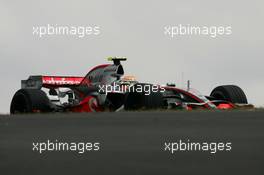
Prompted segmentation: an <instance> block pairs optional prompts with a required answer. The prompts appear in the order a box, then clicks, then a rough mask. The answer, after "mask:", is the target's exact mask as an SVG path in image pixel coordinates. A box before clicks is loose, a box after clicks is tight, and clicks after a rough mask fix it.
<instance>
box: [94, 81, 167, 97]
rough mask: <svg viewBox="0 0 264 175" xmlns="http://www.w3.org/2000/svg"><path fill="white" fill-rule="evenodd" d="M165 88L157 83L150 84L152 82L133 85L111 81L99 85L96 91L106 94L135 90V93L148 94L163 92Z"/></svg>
mask: <svg viewBox="0 0 264 175" xmlns="http://www.w3.org/2000/svg"><path fill="white" fill-rule="evenodd" d="M164 91H165V89H164V87H162V86H159V85H152V84H136V85H133V86H130V85H122V84H121V85H120V84H117V83H115V82H114V83H113V84H112V85H104V84H103V85H99V89H98V92H99V93H102V94H108V93H111V92H112V93H128V92H129V93H130V92H136V93H142V94H144V95H150V94H152V93H159V92H164Z"/></svg>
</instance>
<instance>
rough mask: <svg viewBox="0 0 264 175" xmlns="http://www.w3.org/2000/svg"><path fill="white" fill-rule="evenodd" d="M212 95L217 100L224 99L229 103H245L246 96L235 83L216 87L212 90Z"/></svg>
mask: <svg viewBox="0 0 264 175" xmlns="http://www.w3.org/2000/svg"><path fill="white" fill-rule="evenodd" d="M210 96H212V97H214V98H216V99H218V100H226V101H229V102H231V103H239V104H247V103H248V102H247V97H246V95H245V93H244V92H243V90H242V89H241V88H240V87H238V86H235V85H224V86H218V87H216V88H215V89H214V90H213V91H212V92H211V95H210Z"/></svg>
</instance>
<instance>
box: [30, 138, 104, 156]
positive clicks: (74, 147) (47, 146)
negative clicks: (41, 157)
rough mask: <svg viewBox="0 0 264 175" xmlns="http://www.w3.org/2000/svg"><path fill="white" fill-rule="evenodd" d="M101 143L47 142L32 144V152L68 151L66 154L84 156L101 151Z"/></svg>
mask: <svg viewBox="0 0 264 175" xmlns="http://www.w3.org/2000/svg"><path fill="white" fill-rule="evenodd" d="M99 150H100V143H99V142H62V141H58V140H55V141H51V140H47V141H45V142H32V151H33V152H38V153H39V154H41V153H43V152H54V151H63V152H64V151H66V152H68V151H69V152H77V153H79V154H83V153H85V152H87V151H88V152H90V151H99Z"/></svg>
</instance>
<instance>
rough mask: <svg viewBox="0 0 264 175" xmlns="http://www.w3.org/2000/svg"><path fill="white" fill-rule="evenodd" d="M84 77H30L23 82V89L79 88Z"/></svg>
mask: <svg viewBox="0 0 264 175" xmlns="http://www.w3.org/2000/svg"><path fill="white" fill-rule="evenodd" d="M83 78H84V77H71V76H42V75H34V76H30V77H29V78H28V79H27V80H22V81H21V88H22V89H41V88H42V87H47V88H56V87H70V86H77V85H79V84H80V83H81V81H82V80H83Z"/></svg>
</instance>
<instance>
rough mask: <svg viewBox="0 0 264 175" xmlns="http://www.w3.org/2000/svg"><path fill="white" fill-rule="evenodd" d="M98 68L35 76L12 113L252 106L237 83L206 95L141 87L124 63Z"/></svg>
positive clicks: (25, 83)
mask: <svg viewBox="0 0 264 175" xmlns="http://www.w3.org/2000/svg"><path fill="white" fill-rule="evenodd" d="M108 60H109V61H112V62H113V64H102V65H99V66H96V67H94V68H92V69H91V70H90V71H89V72H88V74H87V75H86V76H85V77H74V76H35V75H34V76H30V77H29V78H28V79H27V80H22V81H21V85H22V87H21V89H20V90H18V91H17V92H16V93H15V95H14V96H13V99H12V102H11V107H10V113H11V114H15V113H35V112H95V111H96V112H97V111H121V110H139V109H187V110H191V109H234V108H238V107H241V106H250V105H248V104H247V98H246V96H245V94H244V92H243V91H242V89H241V88H239V87H238V86H235V85H224V86H218V87H216V88H215V89H214V90H213V91H212V92H211V94H210V96H204V95H201V94H200V93H197V91H195V90H193V89H191V88H190V87H188V88H187V89H186V90H184V89H180V88H178V87H176V86H175V85H173V84H167V85H165V86H162V85H154V84H149V83H140V82H138V81H136V79H135V77H133V76H124V69H123V66H122V65H121V61H125V60H126V58H115V57H114V58H113V57H110V58H108Z"/></svg>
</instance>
